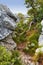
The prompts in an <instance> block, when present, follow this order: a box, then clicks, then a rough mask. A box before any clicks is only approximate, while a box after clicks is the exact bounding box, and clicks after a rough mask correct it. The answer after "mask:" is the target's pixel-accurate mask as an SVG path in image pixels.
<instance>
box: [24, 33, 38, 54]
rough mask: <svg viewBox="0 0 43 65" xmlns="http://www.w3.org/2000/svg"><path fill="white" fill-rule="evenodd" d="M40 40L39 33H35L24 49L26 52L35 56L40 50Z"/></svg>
mask: <svg viewBox="0 0 43 65" xmlns="http://www.w3.org/2000/svg"><path fill="white" fill-rule="evenodd" d="M38 38H39V33H36V34H35V33H33V34H32V35H31V36H30V37H29V38H28V40H29V42H30V43H28V44H27V46H26V48H25V49H24V51H25V52H27V53H29V54H31V55H34V53H35V50H36V49H37V48H38Z"/></svg>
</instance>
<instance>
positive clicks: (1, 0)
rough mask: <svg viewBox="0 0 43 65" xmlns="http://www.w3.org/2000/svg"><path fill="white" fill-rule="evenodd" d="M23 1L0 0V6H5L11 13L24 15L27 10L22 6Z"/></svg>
mask: <svg viewBox="0 0 43 65" xmlns="http://www.w3.org/2000/svg"><path fill="white" fill-rule="evenodd" d="M24 2H25V0H0V4H5V5H7V6H8V7H9V8H10V9H11V11H12V12H13V13H19V12H20V13H23V14H26V12H27V9H26V7H25V5H24Z"/></svg>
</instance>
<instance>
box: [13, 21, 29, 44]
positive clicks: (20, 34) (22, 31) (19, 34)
mask: <svg viewBox="0 0 43 65" xmlns="http://www.w3.org/2000/svg"><path fill="white" fill-rule="evenodd" d="M28 29H29V24H28V23H25V24H24V23H23V21H20V22H19V23H18V24H17V28H16V29H15V31H14V36H13V39H14V41H15V42H16V43H21V42H24V41H26V31H27V30H28Z"/></svg>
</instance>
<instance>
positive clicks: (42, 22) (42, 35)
mask: <svg viewBox="0 0 43 65" xmlns="http://www.w3.org/2000/svg"><path fill="white" fill-rule="evenodd" d="M41 25H42V32H41V34H40V36H39V40H38V41H39V46H43V20H42V21H41Z"/></svg>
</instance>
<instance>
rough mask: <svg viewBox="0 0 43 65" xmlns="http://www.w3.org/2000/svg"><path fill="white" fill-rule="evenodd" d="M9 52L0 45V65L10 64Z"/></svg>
mask: <svg viewBox="0 0 43 65" xmlns="http://www.w3.org/2000/svg"><path fill="white" fill-rule="evenodd" d="M11 55H12V54H11V52H9V51H8V50H6V48H4V47H3V46H0V65H10V60H11Z"/></svg>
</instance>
